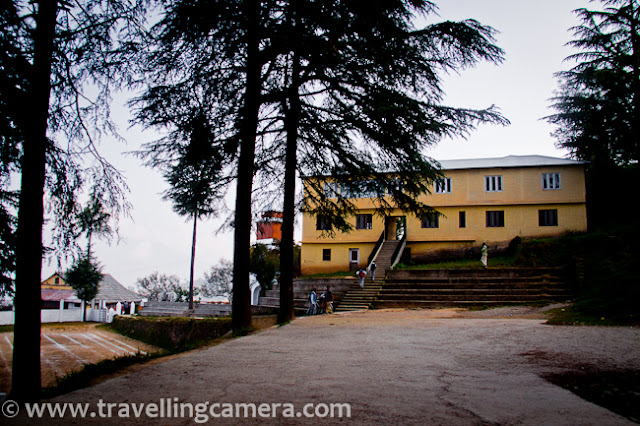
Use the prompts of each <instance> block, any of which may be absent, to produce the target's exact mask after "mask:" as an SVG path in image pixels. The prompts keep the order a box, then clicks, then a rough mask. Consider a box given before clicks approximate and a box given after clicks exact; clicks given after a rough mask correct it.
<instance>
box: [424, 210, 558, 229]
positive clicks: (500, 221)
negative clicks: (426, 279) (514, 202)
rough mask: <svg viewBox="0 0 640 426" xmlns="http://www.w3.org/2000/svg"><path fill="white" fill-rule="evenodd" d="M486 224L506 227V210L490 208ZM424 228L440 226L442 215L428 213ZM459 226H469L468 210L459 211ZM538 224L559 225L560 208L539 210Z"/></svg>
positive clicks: (488, 226)
mask: <svg viewBox="0 0 640 426" xmlns="http://www.w3.org/2000/svg"><path fill="white" fill-rule="evenodd" d="M485 224H486V227H487V228H504V210H488V211H486V212H485ZM421 226H422V228H439V227H440V216H439V215H437V214H431V215H427V216H425V217H423V218H422V221H421ZM458 226H459V227H460V228H466V227H467V212H464V211H461V212H458ZM538 226H558V210H557V209H547V210H538Z"/></svg>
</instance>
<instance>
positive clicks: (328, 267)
mask: <svg viewBox="0 0 640 426" xmlns="http://www.w3.org/2000/svg"><path fill="white" fill-rule="evenodd" d="M374 247H375V241H374V242H373V243H371V242H359V243H333V244H309V243H307V244H303V245H302V252H301V255H300V257H301V269H302V271H303V272H302V273H303V274H304V275H310V274H322V273H329V272H337V271H348V270H349V249H351V248H358V249H360V262H359V264H358V268H365V267H366V266H367V259H368V258H369V255H370V254H371V251H372V250H373V248H374ZM322 249H331V260H330V261H326V260H322Z"/></svg>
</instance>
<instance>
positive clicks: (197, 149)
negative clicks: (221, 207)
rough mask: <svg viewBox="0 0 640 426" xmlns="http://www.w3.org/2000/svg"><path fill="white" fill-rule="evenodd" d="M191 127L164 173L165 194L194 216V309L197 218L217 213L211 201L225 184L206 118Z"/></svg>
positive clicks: (178, 210)
mask: <svg viewBox="0 0 640 426" xmlns="http://www.w3.org/2000/svg"><path fill="white" fill-rule="evenodd" d="M190 127H191V135H190V140H189V143H188V144H187V145H185V146H183V147H181V149H180V153H179V157H178V158H177V161H176V162H175V164H173V165H172V166H171V167H170V168H169V170H168V171H167V172H166V173H165V179H166V180H167V182H168V183H169V185H170V186H171V188H169V189H168V190H167V191H166V192H165V194H164V198H165V199H168V200H171V201H172V203H173V209H174V210H175V212H176V213H178V214H179V215H181V216H186V217H190V218H191V220H193V234H192V239H191V265H190V273H189V295H188V302H189V309H193V294H194V293H193V277H194V267H195V257H196V235H197V225H198V219H201V218H203V217H207V216H211V215H213V214H215V213H216V209H215V208H214V204H215V202H216V201H217V200H219V199H220V198H221V192H222V189H221V188H220V186H223V187H224V184H222V185H221V178H220V173H221V171H222V169H223V157H222V156H221V155H219V152H218V151H217V150H215V149H214V145H213V143H212V135H211V133H210V128H209V126H208V124H207V122H206V118H205V117H204V116H202V115H199V114H196V116H195V117H194V119H193V122H192V124H191V126H190ZM222 181H224V179H222Z"/></svg>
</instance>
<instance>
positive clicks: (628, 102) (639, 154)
mask: <svg viewBox="0 0 640 426" xmlns="http://www.w3.org/2000/svg"><path fill="white" fill-rule="evenodd" d="M600 3H601V4H602V6H603V9H602V10H591V9H587V8H582V9H577V10H576V11H575V13H576V14H577V15H578V17H579V18H580V19H581V21H582V24H580V25H578V26H576V27H574V28H572V30H573V34H574V39H573V41H571V42H569V43H568V44H569V46H571V47H573V48H574V49H576V51H577V53H575V54H573V55H571V56H569V57H568V58H567V61H570V62H573V63H576V65H575V66H574V67H573V68H571V69H570V70H568V71H562V72H559V73H557V74H556V75H557V77H558V79H559V85H560V88H559V90H558V92H557V94H556V95H555V97H554V98H552V102H553V104H552V107H553V108H554V109H555V110H556V111H557V113H556V114H553V115H550V116H548V117H546V119H547V121H549V122H550V123H552V124H554V125H555V128H556V129H555V131H554V133H553V136H554V137H555V138H556V140H557V145H558V146H559V147H561V148H565V149H567V150H568V151H569V152H570V154H571V156H572V157H574V158H576V159H578V160H585V161H588V162H589V163H588V164H587V193H588V195H587V213H588V215H589V227H590V228H594V227H598V226H608V225H610V211H611V208H612V205H611V200H615V201H614V202H615V203H617V204H618V206H617V207H616V210H618V211H619V212H621V215H620V216H619V217H618V223H623V222H625V221H628V222H629V223H634V222H635V218H634V217H633V214H632V213H631V212H633V210H634V209H633V206H634V205H633V201H632V199H630V198H629V197H628V196H627V194H626V193H625V189H624V186H621V185H611V182H633V181H637V180H638V173H639V172H638V166H637V164H638V160H640V4H639V3H638V2H637V0H601V1H600Z"/></svg>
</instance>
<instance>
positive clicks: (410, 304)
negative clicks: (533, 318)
mask: <svg viewBox="0 0 640 426" xmlns="http://www.w3.org/2000/svg"><path fill="white" fill-rule="evenodd" d="M537 301H540V302H548V300H534V301H529V302H523V301H521V300H481V301H469V300H446V301H445V300H406V301H375V302H374V303H373V304H372V305H373V307H374V308H375V309H390V308H452V307H473V306H504V305H518V304H530V303H532V302H537Z"/></svg>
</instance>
